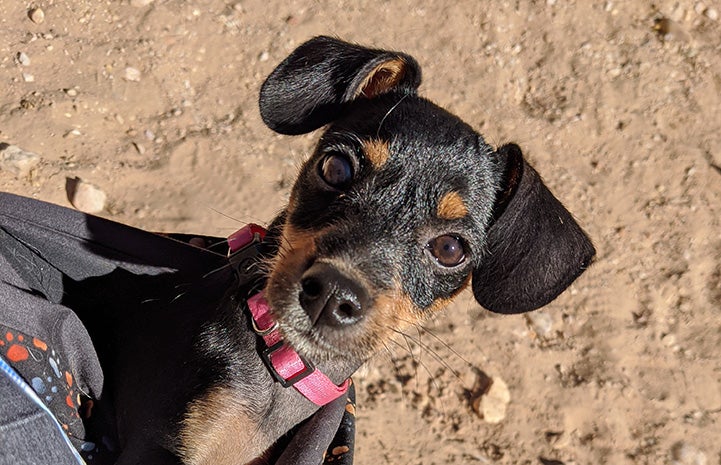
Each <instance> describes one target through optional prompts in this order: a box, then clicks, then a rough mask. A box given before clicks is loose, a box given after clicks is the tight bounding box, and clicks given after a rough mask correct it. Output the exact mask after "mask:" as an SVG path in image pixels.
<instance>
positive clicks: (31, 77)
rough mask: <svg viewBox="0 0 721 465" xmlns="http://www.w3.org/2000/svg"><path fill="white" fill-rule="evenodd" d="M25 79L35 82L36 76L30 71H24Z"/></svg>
mask: <svg viewBox="0 0 721 465" xmlns="http://www.w3.org/2000/svg"><path fill="white" fill-rule="evenodd" d="M23 81H25V82H35V76H33V75H32V74H30V73H23Z"/></svg>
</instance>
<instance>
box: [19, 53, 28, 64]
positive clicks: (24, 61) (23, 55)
mask: <svg viewBox="0 0 721 465" xmlns="http://www.w3.org/2000/svg"><path fill="white" fill-rule="evenodd" d="M17 60H18V63H20V64H21V65H23V66H30V57H29V56H28V55H27V53H25V52H18V54H17Z"/></svg>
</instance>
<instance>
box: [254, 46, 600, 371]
mask: <svg viewBox="0 0 721 465" xmlns="http://www.w3.org/2000/svg"><path fill="white" fill-rule="evenodd" d="M420 74H421V73H420V68H419V66H418V64H417V63H416V61H415V60H414V59H413V58H412V57H410V56H408V55H405V54H402V53H396V52H388V51H383V50H373V49H368V48H364V47H360V46H357V45H353V44H349V43H345V42H342V41H339V40H336V39H332V38H329V37H317V38H314V39H312V40H310V41H308V42H306V43H305V44H303V45H301V46H300V47H299V48H298V49H296V50H295V51H294V52H293V53H292V54H291V55H290V56H289V57H288V58H286V59H285V60H284V61H283V62H282V63H281V64H280V65H279V66H278V67H277V68H276V69H275V70H274V71H273V73H272V74H271V75H270V76H269V77H268V79H267V80H266V81H265V83H264V85H263V87H262V90H261V94H260V111H261V115H262V117H263V120H264V121H265V123H266V124H267V125H268V126H269V127H270V128H271V129H273V130H275V131H277V132H280V133H283V134H302V133H307V132H310V131H313V130H315V129H318V128H320V127H321V126H324V125H329V126H328V128H327V129H326V131H325V132H324V133H323V135H322V136H321V138H320V141H319V143H318V146H317V148H316V149H315V152H314V153H313V155H312V156H311V157H310V159H309V160H308V161H307V162H306V163H305V164H304V166H303V167H302V169H301V172H300V175H299V178H298V180H297V181H296V183H295V185H294V187H293V189H292V193H291V197H290V202H289V205H288V207H287V209H286V211H285V213H284V216H283V218H284V219H283V222H284V223H283V224H282V231H281V233H280V238H279V252H278V254H277V256H276V257H275V258H274V259H273V262H272V263H271V272H270V275H269V279H268V286H267V290H266V295H267V297H268V300H269V302H270V304H271V306H272V308H273V312H274V313H275V315H276V317H277V318H278V320H279V323H280V326H281V328H282V331H283V333H284V334H285V336H286V338H287V340H288V341H289V342H290V343H291V344H292V345H293V346H295V347H296V349H297V350H299V351H300V352H301V353H304V354H305V355H306V356H307V357H309V358H312V359H316V360H328V359H329V358H334V359H338V358H340V359H344V360H346V361H347V362H348V363H349V364H350V365H357V364H358V363H361V362H362V361H364V360H366V359H367V358H368V357H369V356H371V355H372V354H373V353H374V352H375V351H377V350H378V349H379V348H380V347H382V344H384V342H385V341H387V340H388V338H389V337H391V336H392V335H393V334H394V333H395V332H397V331H400V330H402V329H403V328H404V327H406V326H408V325H411V324H413V323H415V322H418V321H419V319H421V318H423V316H424V315H427V314H428V313H430V312H433V311H435V310H437V309H439V308H441V307H443V306H445V305H446V304H447V303H448V302H449V301H450V300H451V299H452V298H453V297H454V296H456V295H457V294H458V293H459V292H460V291H461V290H462V289H464V288H465V287H466V286H468V285H469V284H470V285H471V286H472V289H473V293H474V295H475V298H476V300H477V301H478V302H479V303H480V304H481V305H482V306H483V307H485V308H487V309H489V310H491V311H494V312H499V313H519V312H525V311H529V310H533V309H535V308H538V307H540V306H542V305H545V304H547V303H548V302H550V301H551V300H553V299H554V298H555V297H556V296H557V295H558V294H560V293H561V292H562V291H563V290H564V289H565V288H566V287H567V286H568V285H570V284H571V282H572V281H573V280H574V279H575V278H576V277H578V276H579V275H580V274H581V273H582V272H583V271H584V270H585V269H586V268H587V267H588V265H589V264H590V262H591V260H592V258H593V256H594V254H595V251H594V248H593V246H592V244H591V242H590V241H589V239H588V238H587V237H586V235H585V234H584V232H583V231H582V230H581V228H580V227H579V226H578V225H577V224H576V222H575V221H574V219H573V217H572V216H571V214H570V213H569V212H568V211H567V210H566V209H565V208H564V207H563V206H562V205H561V203H560V202H559V201H558V200H557V199H556V198H555V197H554V196H553V195H552V194H551V193H550V192H549V190H548V189H547V188H546V186H545V185H544V184H543V182H542V181H541V179H540V177H539V176H538V174H537V173H536V171H535V170H534V169H533V168H532V167H531V166H529V165H528V164H527V163H526V162H525V161H524V160H523V157H522V154H521V151H520V149H519V148H518V146H516V145H515V144H508V145H505V146H502V147H500V148H498V149H496V150H494V149H493V148H492V147H491V146H489V145H488V144H487V143H486V142H485V141H484V140H483V138H482V137H481V136H480V135H479V134H478V133H476V132H475V131H474V130H473V129H472V128H471V127H470V126H468V125H467V124H465V123H464V122H462V121H461V120H460V119H458V118H457V117H455V116H454V115H452V114H450V113H448V112H447V111H445V110H443V109H441V108H439V107H438V106H436V105H434V104H433V103H431V102H429V101H428V100H426V99H423V98H421V97H419V96H418V95H417V88H418V86H419V84H420Z"/></svg>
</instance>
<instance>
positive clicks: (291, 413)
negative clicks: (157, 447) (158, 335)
mask: <svg viewBox="0 0 721 465" xmlns="http://www.w3.org/2000/svg"><path fill="white" fill-rule="evenodd" d="M248 297H249V290H248V289H246V288H245V287H244V286H243V285H241V286H240V287H239V288H238V289H235V290H234V291H232V292H231V293H230V294H228V296H227V299H226V304H225V305H222V306H221V309H220V311H219V313H218V314H217V316H216V318H215V319H214V321H212V322H210V323H208V324H207V325H205V326H204V328H203V330H202V333H201V336H200V338H199V340H200V341H202V344H201V347H198V348H197V350H198V351H199V354H198V356H199V360H200V361H201V363H203V361H207V360H212V361H213V363H211V364H210V365H208V366H207V367H206V369H204V370H203V371H205V372H206V373H205V374H204V375H203V374H202V373H201V378H205V379H206V381H207V383H202V384H204V385H205V386H207V388H206V389H205V390H204V391H203V392H202V393H200V394H199V395H198V396H197V397H195V398H194V399H193V400H192V401H191V402H190V403H189V404H188V408H187V410H186V413H185V416H184V420H183V424H182V427H181V430H180V434H179V437H180V444H179V445H178V450H179V453H180V455H181V456H182V458H183V461H184V462H185V463H188V464H206V463H214V464H219V465H223V464H225V463H245V462H244V461H250V460H252V459H254V458H256V457H259V456H261V455H262V454H263V453H265V452H267V451H268V449H269V448H270V447H271V446H272V445H273V444H274V443H275V442H276V441H277V440H278V439H279V438H280V437H281V436H283V435H284V434H286V433H287V432H288V431H289V430H290V429H291V428H293V427H294V426H295V425H297V424H299V423H300V422H302V421H303V420H305V419H306V418H308V417H310V416H311V415H313V413H315V412H316V411H317V410H318V408H319V406H318V405H316V403H314V402H312V401H311V400H309V399H308V398H306V397H304V395H303V394H301V393H300V392H299V391H298V390H296V389H294V388H293V387H283V386H282V385H281V384H280V383H279V382H278V381H276V379H275V378H274V376H273V375H272V374H271V372H270V371H269V368H268V366H266V362H265V361H264V360H263V357H261V352H262V351H263V349H265V347H266V345H265V342H267V341H264V340H263V338H262V337H261V336H259V335H258V334H256V333H257V330H256V327H257V322H256V324H255V325H254V324H253V323H254V322H253V316H252V314H251V312H250V311H249V309H248V305H247V301H248ZM356 368H357V366H350V364H349V363H348V362H340V361H339V362H329V361H319V363H317V364H316V370H319V371H321V372H322V373H324V375H325V376H327V377H328V378H329V379H330V381H331V382H332V383H334V384H336V385H340V384H342V383H343V382H344V380H346V379H347V378H348V377H349V376H350V375H351V374H352V373H353V371H355V369H356Z"/></svg>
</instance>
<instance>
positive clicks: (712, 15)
mask: <svg viewBox="0 0 721 465" xmlns="http://www.w3.org/2000/svg"><path fill="white" fill-rule="evenodd" d="M706 17H707V18H708V19H710V20H711V21H718V10H717V9H716V8H709V9H708V10H706Z"/></svg>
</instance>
